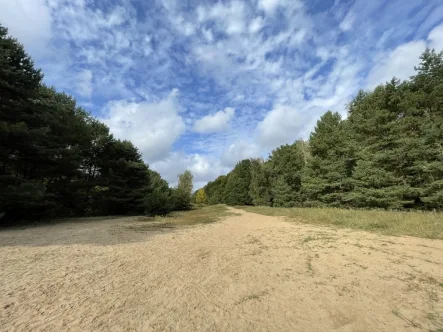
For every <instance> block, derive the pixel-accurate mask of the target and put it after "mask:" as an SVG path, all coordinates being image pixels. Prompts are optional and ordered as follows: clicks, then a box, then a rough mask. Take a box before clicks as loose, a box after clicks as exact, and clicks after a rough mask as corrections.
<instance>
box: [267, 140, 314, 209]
mask: <svg viewBox="0 0 443 332" xmlns="http://www.w3.org/2000/svg"><path fill="white" fill-rule="evenodd" d="M308 159H309V148H308V145H307V143H306V142H304V141H301V140H299V141H296V142H295V143H294V144H290V145H289V144H286V145H282V146H280V147H278V148H277V149H275V150H274V151H272V153H271V155H270V156H269V160H268V162H267V164H266V166H267V169H268V170H269V173H270V177H271V191H272V192H278V191H280V190H281V188H282V183H281V181H283V182H285V183H286V185H287V186H289V188H290V191H291V195H290V196H286V198H287V199H291V200H292V201H291V202H286V203H285V205H286V206H289V205H291V206H296V205H301V204H302V197H301V186H302V176H303V172H304V168H305V166H306V163H307V160H308ZM275 186H279V187H280V189H278V190H276V188H274V187H275ZM284 187H285V188H286V186H284ZM289 197H290V198H289Z"/></svg>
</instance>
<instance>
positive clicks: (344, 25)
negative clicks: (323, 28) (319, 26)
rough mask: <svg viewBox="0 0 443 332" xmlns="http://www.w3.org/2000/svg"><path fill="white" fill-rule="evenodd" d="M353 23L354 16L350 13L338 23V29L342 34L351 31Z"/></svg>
mask: <svg viewBox="0 0 443 332" xmlns="http://www.w3.org/2000/svg"><path fill="white" fill-rule="evenodd" d="M354 21H355V15H354V13H352V12H351V11H349V12H348V14H347V15H346V16H345V18H344V19H343V21H342V22H341V23H340V29H341V30H342V31H344V32H346V31H349V30H351V29H352V27H353V25H354Z"/></svg>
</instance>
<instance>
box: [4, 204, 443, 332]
mask: <svg viewBox="0 0 443 332" xmlns="http://www.w3.org/2000/svg"><path fill="white" fill-rule="evenodd" d="M235 212H238V213H241V215H238V216H233V217H228V218H226V219H225V220H223V221H221V222H217V223H214V224H209V225H199V226H194V227H191V228H185V229H179V230H174V231H167V232H166V231H165V232H155V233H152V232H143V231H141V230H142V228H140V229H138V226H139V225H141V222H139V221H137V218H116V219H109V220H105V219H98V220H92V221H91V220H89V221H87V222H78V221H75V222H74V221H73V222H65V223H62V224H57V225H47V226H40V227H31V228H27V229H22V230H3V231H0V268H1V269H0V330H1V331H322V332H323V331H439V329H442V328H443V241H440V240H427V239H418V238H412V237H387V236H381V235H377V234H372V233H365V232H358V231H352V230H347V229H336V228H329V227H317V226H311V225H305V224H298V223H294V222H287V221H285V220H284V219H282V218H277V217H267V216H262V215H257V214H253V213H246V212H244V211H240V210H235Z"/></svg>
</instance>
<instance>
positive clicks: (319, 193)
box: [302, 111, 354, 206]
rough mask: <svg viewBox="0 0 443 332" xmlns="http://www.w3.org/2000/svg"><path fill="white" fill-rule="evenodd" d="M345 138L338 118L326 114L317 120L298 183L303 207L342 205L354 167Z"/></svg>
mask: <svg viewBox="0 0 443 332" xmlns="http://www.w3.org/2000/svg"><path fill="white" fill-rule="evenodd" d="M348 136H349V134H348V132H347V127H346V125H345V123H344V122H343V121H342V120H341V116H340V114H338V113H332V112H330V111H329V112H326V113H325V114H324V115H323V116H322V117H321V118H320V120H318V122H317V126H316V127H315V129H314V131H313V132H312V133H311V136H310V138H309V148H310V152H311V157H310V158H309V160H308V162H307V165H306V168H305V171H304V174H303V179H302V182H303V183H302V193H303V196H304V200H305V204H306V205H308V206H311V205H331V206H338V205H340V204H344V202H345V193H346V192H348V191H350V190H351V187H350V185H349V180H348V178H349V177H350V176H351V174H352V168H353V163H354V157H353V150H352V148H350V147H349V145H348V144H349V143H348V141H349V137H348Z"/></svg>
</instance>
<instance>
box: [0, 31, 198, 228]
mask: <svg viewBox="0 0 443 332" xmlns="http://www.w3.org/2000/svg"><path fill="white" fill-rule="evenodd" d="M42 79H43V73H42V72H41V71H40V70H38V69H36V68H35V66H34V63H33V61H32V59H31V58H30V57H29V55H28V54H27V53H26V52H25V50H24V48H23V46H22V45H21V44H20V43H19V42H18V41H17V40H16V39H14V38H12V37H10V36H9V35H8V30H7V29H6V28H5V27H3V26H0V224H11V223H17V222H18V221H20V220H24V219H26V220H33V219H38V220H40V219H48V218H54V217H68V216H97V215H126V214H148V215H154V214H161V215H164V214H167V213H168V212H170V211H172V210H186V209H189V208H190V206H191V193H192V174H191V173H190V172H189V171H186V172H184V173H183V174H180V175H179V179H178V180H179V181H178V185H177V187H175V188H170V187H169V185H168V183H167V182H166V181H165V180H164V179H162V178H161V176H160V174H158V173H157V172H155V171H153V170H151V169H149V166H148V165H147V164H145V163H144V162H143V160H142V156H141V154H140V152H139V151H138V150H137V148H136V147H135V146H134V145H133V144H132V143H131V142H129V141H122V140H119V139H116V138H115V137H113V135H112V134H111V133H110V132H109V128H108V127H107V126H106V125H104V124H103V123H100V122H99V121H98V120H97V119H95V118H94V117H93V116H91V114H89V113H88V112H87V111H86V110H84V109H83V108H81V107H79V106H78V105H77V104H76V101H75V99H74V98H73V97H71V96H69V95H67V94H66V93H62V92H57V91H56V90H55V88H53V87H49V86H46V85H45V84H43V83H42Z"/></svg>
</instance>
